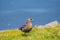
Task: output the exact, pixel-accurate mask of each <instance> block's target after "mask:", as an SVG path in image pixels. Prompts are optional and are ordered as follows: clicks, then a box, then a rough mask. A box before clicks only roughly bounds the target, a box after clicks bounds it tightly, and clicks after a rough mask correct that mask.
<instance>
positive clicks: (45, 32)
mask: <svg viewBox="0 0 60 40" xmlns="http://www.w3.org/2000/svg"><path fill="white" fill-rule="evenodd" d="M22 34H23V32H21V31H20V30H7V31H5V32H0V40H60V26H56V27H54V28H33V29H32V31H31V32H30V33H29V34H30V35H28V36H22Z"/></svg>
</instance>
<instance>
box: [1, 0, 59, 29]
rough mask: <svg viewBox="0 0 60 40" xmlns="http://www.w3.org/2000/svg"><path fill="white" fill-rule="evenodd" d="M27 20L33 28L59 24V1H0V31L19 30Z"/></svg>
mask: <svg viewBox="0 0 60 40" xmlns="http://www.w3.org/2000/svg"><path fill="white" fill-rule="evenodd" d="M27 18H32V19H33V22H32V24H33V26H34V25H45V24H47V23H50V22H52V21H55V20H56V21H58V22H59V23H60V0H0V30H7V29H16V28H19V27H21V26H22V25H24V24H25V23H26V19H27Z"/></svg>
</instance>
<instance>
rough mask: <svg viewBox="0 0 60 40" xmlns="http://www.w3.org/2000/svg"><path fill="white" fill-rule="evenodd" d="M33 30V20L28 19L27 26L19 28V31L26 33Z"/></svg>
mask: <svg viewBox="0 0 60 40" xmlns="http://www.w3.org/2000/svg"><path fill="white" fill-rule="evenodd" d="M31 29H32V19H31V18H28V19H27V22H26V24H25V25H23V26H22V27H21V28H19V30H21V31H23V32H25V33H27V32H30V31H31Z"/></svg>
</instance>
